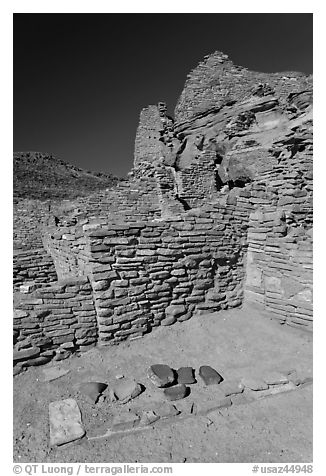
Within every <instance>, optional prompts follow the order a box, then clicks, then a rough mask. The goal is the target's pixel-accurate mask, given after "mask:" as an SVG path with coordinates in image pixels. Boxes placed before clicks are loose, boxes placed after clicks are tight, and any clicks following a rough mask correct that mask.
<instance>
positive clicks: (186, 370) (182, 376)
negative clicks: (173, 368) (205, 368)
mask: <svg viewBox="0 0 326 476" xmlns="http://www.w3.org/2000/svg"><path fill="white" fill-rule="evenodd" d="M177 375H178V383H185V384H192V383H196V379H195V377H194V369H193V368H192V367H180V369H178V370H177Z"/></svg>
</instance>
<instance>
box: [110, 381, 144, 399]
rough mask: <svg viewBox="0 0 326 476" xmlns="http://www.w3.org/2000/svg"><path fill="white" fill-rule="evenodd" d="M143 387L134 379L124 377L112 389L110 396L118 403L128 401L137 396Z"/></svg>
mask: <svg viewBox="0 0 326 476" xmlns="http://www.w3.org/2000/svg"><path fill="white" fill-rule="evenodd" d="M142 390H143V388H142V387H141V385H140V384H139V383H137V382H136V381H135V380H133V379H128V378H122V379H120V380H119V382H117V383H116V384H115V385H114V387H113V388H112V389H110V397H111V400H112V401H117V403H127V402H129V401H130V400H132V399H133V398H136V397H137V396H138V395H139V394H140V393H141V392H142Z"/></svg>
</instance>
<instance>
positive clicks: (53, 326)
mask: <svg viewBox="0 0 326 476" xmlns="http://www.w3.org/2000/svg"><path fill="white" fill-rule="evenodd" d="M14 297H15V302H14V324H13V327H14V345H15V350H14V363H19V364H21V365H24V366H29V365H39V364H42V363H46V362H48V361H50V360H51V359H53V358H54V359H55V360H61V359H62V358H66V357H68V356H69V355H70V353H71V352H73V351H74V350H75V349H83V346H85V347H87V346H89V345H92V344H94V343H95V342H96V341H97V324H96V312H95V307H94V301H93V296H92V288H91V285H90V283H89V281H88V279H87V278H78V279H70V280H62V281H58V282H56V283H55V284H51V285H44V286H43V287H41V288H39V289H37V290H36V291H34V292H32V293H29V294H22V293H16V294H15V296H14Z"/></svg>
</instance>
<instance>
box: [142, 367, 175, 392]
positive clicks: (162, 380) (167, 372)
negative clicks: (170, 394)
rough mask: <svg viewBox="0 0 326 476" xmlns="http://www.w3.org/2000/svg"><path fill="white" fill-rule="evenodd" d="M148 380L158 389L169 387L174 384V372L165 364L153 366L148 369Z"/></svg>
mask: <svg viewBox="0 0 326 476" xmlns="http://www.w3.org/2000/svg"><path fill="white" fill-rule="evenodd" d="M148 378H149V379H150V380H151V382H152V383H153V384H154V385H156V387H167V386H169V385H171V384H173V383H174V381H175V374H174V371H173V370H172V369H171V368H170V367H169V366H168V365H165V364H155V365H151V367H150V368H149V369H148Z"/></svg>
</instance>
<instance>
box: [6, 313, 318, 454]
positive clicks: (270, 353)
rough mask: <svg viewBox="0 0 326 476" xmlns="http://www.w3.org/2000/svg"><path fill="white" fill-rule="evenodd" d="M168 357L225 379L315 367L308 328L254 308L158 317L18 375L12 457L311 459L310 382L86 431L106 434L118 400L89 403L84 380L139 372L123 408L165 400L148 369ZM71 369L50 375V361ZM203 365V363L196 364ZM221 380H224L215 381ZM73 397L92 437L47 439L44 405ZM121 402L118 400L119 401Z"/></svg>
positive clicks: (199, 396)
mask: <svg viewBox="0 0 326 476" xmlns="http://www.w3.org/2000/svg"><path fill="white" fill-rule="evenodd" d="M155 363H166V364H168V365H170V366H171V367H172V368H174V369H177V368H179V367H182V366H192V367H193V368H195V369H196V371H198V369H199V367H200V366H201V365H211V366H212V367H214V368H215V369H216V370H218V372H220V373H221V374H222V375H223V377H224V378H225V379H233V378H241V377H244V376H250V375H254V376H258V377H259V376H263V375H264V374H265V375H266V373H268V371H272V370H277V371H283V370H284V371H285V370H291V369H296V370H297V371H298V372H299V373H300V374H301V375H305V376H312V335H311V334H309V333H306V332H304V331H301V330H299V329H295V328H290V327H287V326H281V325H280V324H279V323H278V322H277V321H274V320H271V319H269V318H268V316H267V315H266V313H264V314H263V313H262V312H261V311H260V310H259V309H257V308H254V307H252V308H249V307H246V308H243V309H235V310H229V311H221V312H218V313H214V314H208V315H198V316H196V317H193V318H192V319H190V320H189V321H187V322H184V323H178V324H174V325H173V326H171V327H161V328H159V329H157V330H156V331H155V332H152V333H151V334H148V335H146V336H144V337H143V338H141V339H137V340H134V341H130V342H124V343H122V344H120V345H119V346H108V347H102V348H94V349H91V350H90V351H89V352H87V353H84V354H81V355H80V356H77V355H76V356H74V357H72V358H70V359H67V360H65V361H61V362H57V363H50V364H48V365H46V366H43V367H34V368H29V369H28V370H27V371H26V372H24V373H22V374H19V375H18V376H16V377H15V378H14V461H15V462H66V463H68V462H81V463H82V462H94V463H110V462H117V463H118V462H130V463H135V462H139V463H154V462H155V463H172V462H173V463H182V462H187V463H199V462H201V463H209V462H210V463H222V462H223V463H228V462H236V463H242V462H243V463H245V462H271V463H272V462H274V463H277V462H297V463H299V462H304V463H307V462H311V461H312V386H311V385H310V386H306V387H304V388H298V389H296V390H293V391H290V392H286V393H282V394H279V395H275V396H271V397H268V398H264V399H261V400H258V401H255V402H252V403H247V404H242V405H232V406H231V407H229V408H227V409H220V410H216V411H215V412H213V413H210V414H209V415H207V416H199V415H193V416H190V417H188V418H186V419H178V418H175V419H170V420H166V421H165V422H164V421H163V420H162V422H158V424H155V425H154V426H153V427H147V428H146V429H145V430H143V431H141V432H139V433H129V434H125V435H123V436H121V435H120V436H118V435H115V436H111V437H110V438H100V439H94V440H89V439H88V437H91V436H98V435H103V434H104V433H105V432H106V430H107V429H108V427H109V423H110V418H112V414H113V413H114V411H116V408H117V406H116V405H117V404H112V403H108V400H106V401H104V402H102V403H97V404H96V405H93V404H91V403H88V402H87V400H86V399H85V398H84V397H83V395H82V394H80V393H79V391H78V385H79V384H80V383H82V382H87V381H102V382H107V383H108V384H109V386H110V384H113V383H114V382H117V379H116V376H119V375H124V376H125V377H131V378H135V379H136V380H137V381H138V382H139V383H142V384H143V385H144V386H145V387H146V390H145V392H144V393H142V394H141V395H140V396H138V397H137V398H136V399H134V400H133V401H132V402H130V403H128V404H126V405H123V407H124V409H125V408H131V409H137V408H141V409H144V410H146V409H147V408H149V407H150V406H151V404H153V403H155V402H163V401H164V397H163V395H162V390H161V389H157V388H155V387H154V385H153V384H152V383H151V382H150V381H149V379H148V378H147V369H148V367H149V366H150V365H152V364H155ZM52 366H59V367H60V368H65V369H69V370H70V372H69V373H68V374H66V375H65V376H63V377H60V378H59V379H57V380H53V381H51V382H44V369H45V368H48V367H52ZM196 373H197V372H196ZM217 387H218V386H217ZM214 388H216V386H209V387H205V386H204V385H203V383H202V382H201V380H200V378H198V383H197V384H195V385H192V386H191V393H190V395H189V396H188V397H187V398H186V399H184V400H183V401H181V400H180V401H177V402H174V404H175V406H176V407H177V408H180V409H181V410H182V406H184V408H186V406H187V405H190V404H192V403H194V404H195V405H196V406H197V407H198V408H199V409H200V408H201V406H203V407H205V405H206V406H207V405H208V406H209V404H210V403H211V402H214ZM69 397H72V398H75V399H76V400H77V402H78V405H79V407H80V409H81V413H82V419H83V424H84V426H85V429H86V431H87V435H86V437H84V438H82V439H81V440H79V441H76V442H72V443H69V444H67V445H64V446H61V447H54V448H51V447H50V445H49V420H48V405H49V403H50V402H52V401H55V400H60V399H65V398H69ZM114 405H115V408H113V407H114Z"/></svg>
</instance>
